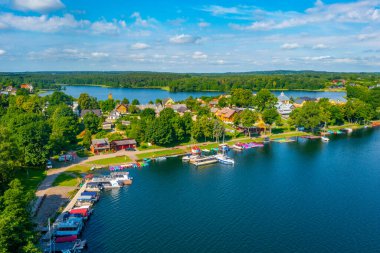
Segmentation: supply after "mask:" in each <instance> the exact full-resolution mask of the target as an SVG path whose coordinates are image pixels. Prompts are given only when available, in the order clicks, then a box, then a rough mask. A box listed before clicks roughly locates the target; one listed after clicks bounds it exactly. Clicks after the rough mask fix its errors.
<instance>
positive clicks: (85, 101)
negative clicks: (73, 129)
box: [78, 93, 100, 110]
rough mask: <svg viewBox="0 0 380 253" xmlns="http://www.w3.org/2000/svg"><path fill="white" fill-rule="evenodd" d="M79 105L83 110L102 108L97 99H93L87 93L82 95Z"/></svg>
mask: <svg viewBox="0 0 380 253" xmlns="http://www.w3.org/2000/svg"><path fill="white" fill-rule="evenodd" d="M78 104H79V107H80V109H81V110H86V109H99V108H100V107H99V104H98V101H97V99H96V98H94V97H91V96H90V95H88V94H87V93H82V94H80V95H79V98H78Z"/></svg>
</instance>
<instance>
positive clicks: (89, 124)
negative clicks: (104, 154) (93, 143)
mask: <svg viewBox="0 0 380 253" xmlns="http://www.w3.org/2000/svg"><path fill="white" fill-rule="evenodd" d="M101 121H102V120H101V118H99V117H98V116H96V115H95V113H93V112H88V113H86V115H84V117H83V124H84V127H85V128H86V129H87V130H88V131H90V132H91V133H92V134H96V133H97V132H98V131H99V127H100V123H101Z"/></svg>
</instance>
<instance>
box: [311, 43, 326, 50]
mask: <svg viewBox="0 0 380 253" xmlns="http://www.w3.org/2000/svg"><path fill="white" fill-rule="evenodd" d="M312 48H313V49H327V48H329V47H328V46H327V45H325V44H323V43H319V44H316V45H314V46H313V47H312Z"/></svg>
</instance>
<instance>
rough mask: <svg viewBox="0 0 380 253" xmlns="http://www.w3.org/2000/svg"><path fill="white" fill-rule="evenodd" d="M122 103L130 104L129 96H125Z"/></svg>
mask: <svg viewBox="0 0 380 253" xmlns="http://www.w3.org/2000/svg"><path fill="white" fill-rule="evenodd" d="M121 103H122V104H125V105H129V100H128V98H123V100H122V101H121Z"/></svg>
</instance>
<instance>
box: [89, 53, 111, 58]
mask: <svg viewBox="0 0 380 253" xmlns="http://www.w3.org/2000/svg"><path fill="white" fill-rule="evenodd" d="M91 56H92V57H95V58H104V57H108V56H109V54H108V53H104V52H93V53H91Z"/></svg>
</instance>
